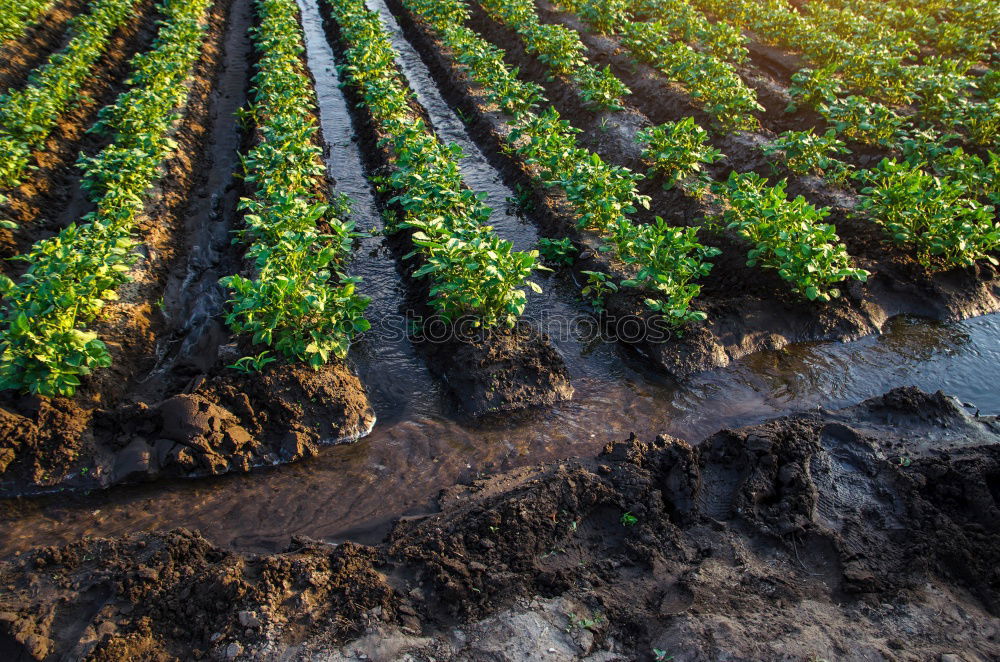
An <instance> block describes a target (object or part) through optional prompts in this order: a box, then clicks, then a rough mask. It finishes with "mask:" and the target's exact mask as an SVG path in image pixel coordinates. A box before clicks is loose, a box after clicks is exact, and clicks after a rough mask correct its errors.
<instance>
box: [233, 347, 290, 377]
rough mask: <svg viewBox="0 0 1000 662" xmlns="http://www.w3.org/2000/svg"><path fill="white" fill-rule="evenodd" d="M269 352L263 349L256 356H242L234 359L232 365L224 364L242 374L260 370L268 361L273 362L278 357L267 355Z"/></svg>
mask: <svg viewBox="0 0 1000 662" xmlns="http://www.w3.org/2000/svg"><path fill="white" fill-rule="evenodd" d="M270 353H271V352H269V351H267V350H264V351H263V352H261V353H260V354H257V355H256V356H244V357H243V358H241V359H239V360H238V361H236V363H233V364H232V365H228V366H226V367H227V368H232V369H233V370H237V371H239V372H242V373H243V374H246V375H249V374H252V373H255V372H261V371H262V370H263V369H264V367H265V366H266V365H267V364H268V363H274V362H275V361H277V360H278V359H276V358H274V357H273V356H268V355H269V354H270Z"/></svg>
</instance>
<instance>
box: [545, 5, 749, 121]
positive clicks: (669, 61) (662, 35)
mask: <svg viewBox="0 0 1000 662" xmlns="http://www.w3.org/2000/svg"><path fill="white" fill-rule="evenodd" d="M559 4H560V5H562V6H564V7H566V8H567V9H570V10H571V11H573V12H575V13H577V14H579V15H580V17H581V18H583V19H584V21H586V22H587V23H588V24H589V25H590V26H591V27H593V28H594V29H596V30H599V31H601V32H604V33H605V34H608V35H611V36H615V37H618V38H620V39H621V42H622V45H623V46H624V47H625V48H626V49H627V50H628V54H629V56H630V57H631V58H632V59H633V60H635V61H637V62H642V63H644V64H647V65H649V66H651V67H653V68H654V69H656V70H658V71H659V72H660V73H662V74H663V75H664V76H666V77H667V78H668V79H669V80H671V81H675V82H677V83H678V84H680V85H681V86H682V87H683V88H684V89H685V91H686V92H687V93H688V95H689V96H690V97H691V99H692V101H693V102H694V103H695V105H697V106H700V107H701V108H702V109H703V110H704V111H705V112H706V113H707V114H708V115H710V116H711V117H712V118H713V119H714V120H715V122H716V123H717V124H718V126H719V127H720V128H721V129H724V130H733V129H751V128H754V127H756V126H757V118H756V116H755V114H756V113H757V112H759V111H762V110H764V108H763V107H762V106H761V105H760V104H759V103H758V102H757V95H756V93H755V92H754V91H753V90H752V89H751V88H749V87H748V86H747V85H746V84H745V83H744V82H743V80H742V79H741V78H740V76H739V74H738V73H737V72H736V70H735V68H734V67H733V65H732V64H731V63H730V62H728V61H726V60H723V59H721V58H720V57H719V56H717V55H715V54H714V53H713V52H711V51H707V52H701V51H698V50H696V49H694V48H692V47H691V46H689V45H688V44H687V43H686V41H685V40H684V39H685V38H686V37H687V36H688V35H687V31H684V30H678V29H677V25H676V22H675V21H676V18H674V19H671V18H656V19H655V20H652V21H648V22H647V21H640V20H636V18H635V16H634V15H633V11H632V7H631V4H630V3H628V2H605V1H604V0H561V1H560V2H559ZM660 9H664V10H668V12H669V10H670V9H671V7H670V5H669V3H666V4H664V5H663V6H662V7H660V6H659V4H658V3H647V4H646V6H645V7H644V8H643V10H644V11H646V12H648V13H649V14H650V15H651V16H654V17H655V16H659V15H660V13H659V10H660ZM666 15H667V16H669V15H670V14H669V13H668V14H666ZM681 15H683V14H681ZM692 21H693V19H692ZM692 30H693V28H692ZM727 57H730V58H731V57H732V55H731V54H730V53H729V52H728V51H727Z"/></svg>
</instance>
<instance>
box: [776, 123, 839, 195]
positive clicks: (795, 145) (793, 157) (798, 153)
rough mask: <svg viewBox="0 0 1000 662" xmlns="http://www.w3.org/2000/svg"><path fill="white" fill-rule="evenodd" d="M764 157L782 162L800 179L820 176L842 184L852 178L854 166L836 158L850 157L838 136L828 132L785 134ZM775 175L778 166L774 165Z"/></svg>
mask: <svg viewBox="0 0 1000 662" xmlns="http://www.w3.org/2000/svg"><path fill="white" fill-rule="evenodd" d="M763 151H764V155H765V156H767V157H768V158H770V159H775V158H777V159H779V160H780V162H781V163H782V164H783V166H784V167H785V168H787V169H788V170H789V171H791V172H794V173H796V174H799V175H806V174H817V175H822V176H823V177H825V178H827V179H828V180H830V181H836V182H842V181H844V180H846V179H847V177H848V176H849V174H850V166H849V165H848V164H846V163H844V162H843V161H841V160H840V159H837V158H836V157H835V156H834V155H835V154H849V153H850V150H848V149H847V147H846V146H845V145H844V143H843V141H841V140H838V139H837V132H836V131H835V130H833V129H828V130H827V132H826V133H824V134H823V135H821V136H818V135H816V134H815V133H814V132H813V131H812V130H811V129H810V130H808V131H785V132H784V133H782V134H781V135H780V136H778V138H777V139H776V140H775V141H774V142H772V143H770V144H768V145H765V146H764V148H763ZM771 163H772V167H773V168H774V170H775V171H777V170H778V168H777V166H776V163H775V162H774V161H772V162H771Z"/></svg>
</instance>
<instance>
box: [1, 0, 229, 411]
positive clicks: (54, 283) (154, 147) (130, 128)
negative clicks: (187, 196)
mask: <svg viewBox="0 0 1000 662" xmlns="http://www.w3.org/2000/svg"><path fill="white" fill-rule="evenodd" d="M209 4H210V0H163V2H162V3H161V5H160V11H161V13H162V14H163V16H164V17H165V21H164V23H163V24H162V26H161V28H160V31H159V34H158V36H157V38H156V40H155V41H154V44H153V48H152V50H150V51H149V52H147V53H144V54H140V55H138V56H136V57H135V58H133V60H132V65H133V71H132V75H131V77H130V79H129V80H130V82H131V85H132V86H131V88H130V89H129V90H128V91H126V92H123V93H122V94H121V95H120V96H119V97H118V99H117V101H116V102H115V103H114V104H113V105H111V106H108V107H107V108H105V109H103V110H102V112H101V115H100V120H99V122H98V124H97V127H96V128H97V130H99V131H102V132H105V133H108V134H110V135H111V137H112V139H113V140H112V143H111V144H110V145H109V146H108V147H106V148H105V149H103V150H102V151H101V152H100V153H98V154H97V155H96V156H94V157H88V158H82V159H81V161H80V167H81V168H82V170H83V172H84V188H85V190H86V191H87V193H88V195H89V197H90V199H91V200H92V201H93V202H94V204H95V206H96V211H94V212H92V213H90V214H88V215H87V216H86V217H84V219H83V221H84V222H83V224H81V225H76V224H73V225H70V226H69V227H67V228H66V229H64V230H63V231H62V232H60V233H59V234H57V235H56V236H54V237H52V238H49V239H44V240H42V241H39V242H38V243H36V244H35V245H34V246H33V247H32V249H31V251H30V252H29V253H28V254H26V255H24V256H21V257H20V258H19V259H21V260H22V261H24V262H26V263H27V265H28V268H27V271H26V272H25V273H24V275H23V276H22V277H21V278H20V279H18V281H17V282H14V281H12V280H11V279H9V278H7V277H3V278H2V279H0V294H2V295H3V297H4V311H3V322H2V328H0V389H19V390H24V391H30V392H32V393H39V394H42V395H72V394H73V393H74V391H75V390H76V388H77V387H78V386H79V385H80V377H81V376H82V375H86V374H89V373H90V372H91V371H93V370H94V369H95V368H98V367H105V366H108V365H109V364H110V362H111V357H110V354H109V353H108V349H107V347H106V346H105V344H104V343H103V342H102V341H101V340H100V339H99V338H98V337H97V334H96V333H94V332H93V331H90V330H88V325H89V324H90V323H91V322H92V321H93V320H94V319H95V318H96V317H97V316H98V315H100V313H101V310H102V309H103V308H104V306H105V303H106V302H108V301H114V300H116V299H117V298H118V295H117V294H116V293H115V290H116V288H118V286H120V285H122V284H123V283H125V282H126V281H128V280H129V271H130V270H131V267H132V265H133V264H134V263H135V262H136V260H137V259H138V257H139V256H138V254H137V253H136V252H135V251H134V250H133V249H134V247H135V245H136V241H135V239H134V238H133V233H134V230H135V227H136V223H137V221H138V219H139V217H140V216H141V215H142V213H143V210H144V199H145V196H146V195H147V194H148V192H149V191H150V190H151V189H152V187H153V186H154V184H155V183H156V181H157V180H158V179H159V176H160V170H159V169H160V165H161V164H162V163H163V160H164V159H165V158H166V156H167V155H168V154H169V153H170V152H171V151H172V150H173V149H174V148H175V143H174V141H173V140H172V139H171V138H170V129H171V127H172V126H173V124H174V121H175V120H176V119H177V118H178V114H177V109H178V108H179V107H181V106H182V105H183V104H184V102H185V100H186V98H187V95H188V88H187V86H186V85H185V80H186V79H187V78H188V77H189V76H190V74H191V71H192V67H193V66H194V63H195V62H196V61H197V59H198V57H199V55H200V54H201V43H202V40H203V38H204V35H205V31H206V26H205V24H204V22H203V21H202V18H203V14H204V13H205V10H206V8H207V7H208V5H209Z"/></svg>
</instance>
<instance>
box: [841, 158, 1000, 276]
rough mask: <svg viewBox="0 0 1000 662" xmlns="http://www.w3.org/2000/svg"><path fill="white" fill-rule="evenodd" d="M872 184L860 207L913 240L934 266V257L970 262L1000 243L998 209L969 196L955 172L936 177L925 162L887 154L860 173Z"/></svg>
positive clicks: (898, 238) (895, 235)
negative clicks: (921, 162) (910, 160)
mask: <svg viewBox="0 0 1000 662" xmlns="http://www.w3.org/2000/svg"><path fill="white" fill-rule="evenodd" d="M857 177H858V179H860V180H861V181H862V182H864V183H865V184H866V186H865V187H864V188H863V189H862V191H861V193H862V199H861V204H860V205H859V210H860V211H862V212H865V213H867V214H868V215H869V216H871V217H872V218H873V219H874V220H875V221H876V222H878V223H879V224H880V225H882V226H883V228H884V229H885V232H886V234H887V235H889V236H890V237H891V238H892V239H893V241H895V242H897V243H900V244H912V245H914V246H915V247H916V249H917V255H918V257H919V258H920V260H921V262H923V263H924V264H925V265H926V266H928V267H933V266H934V264H933V261H932V258H937V259H940V260H941V261H942V262H943V264H944V265H945V266H946V267H956V266H968V265H972V264H974V263H975V261H976V260H979V259H986V260H989V261H990V262H991V263H993V264H997V259H996V258H995V257H993V255H991V254H990V253H992V252H995V251H996V250H997V249H998V248H1000V223H998V222H997V221H996V219H995V216H994V209H993V207H991V206H988V205H982V204H980V203H979V202H977V201H975V200H972V199H970V198H968V197H966V195H965V193H966V188H965V187H964V186H963V185H961V183H959V182H957V181H956V180H954V179H951V178H950V177H935V176H933V175H930V174H929V173H927V172H925V171H924V170H923V169H922V167H921V164H913V163H907V162H903V163H899V162H897V161H895V160H894V159H883V160H882V161H881V162H880V163H879V165H878V166H877V167H876V168H874V169H872V170H863V171H861V172H859V173H858V175H857Z"/></svg>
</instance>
